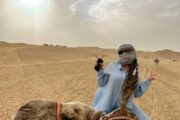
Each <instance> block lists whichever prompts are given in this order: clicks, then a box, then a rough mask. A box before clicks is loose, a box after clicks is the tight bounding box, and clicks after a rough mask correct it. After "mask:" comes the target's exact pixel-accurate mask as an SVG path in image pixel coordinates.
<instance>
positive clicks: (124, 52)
mask: <svg viewBox="0 0 180 120" xmlns="http://www.w3.org/2000/svg"><path fill="white" fill-rule="evenodd" d="M118 54H119V63H120V64H121V65H125V64H131V63H132V62H133V60H134V59H135V58H136V50H135V48H134V47H133V46H132V45H131V44H122V45H120V46H119V48H118Z"/></svg>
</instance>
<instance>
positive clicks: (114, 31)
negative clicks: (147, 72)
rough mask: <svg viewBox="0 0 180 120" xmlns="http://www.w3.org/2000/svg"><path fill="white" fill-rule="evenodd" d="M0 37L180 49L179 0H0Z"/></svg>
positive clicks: (77, 43) (42, 41)
mask: <svg viewBox="0 0 180 120" xmlns="http://www.w3.org/2000/svg"><path fill="white" fill-rule="evenodd" d="M0 41H7V42H23V43H31V44H42V43H52V44H59V45H67V46H98V47H103V48H117V47H118V46H119V45H120V44H122V43H131V44H133V45H134V46H135V47H136V49H138V50H145V51H148V50H151V51H154V50H160V49H172V50H176V51H180V47H179V46H180V0H0Z"/></svg>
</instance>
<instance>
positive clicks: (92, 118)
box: [13, 100, 101, 120]
mask: <svg viewBox="0 0 180 120" xmlns="http://www.w3.org/2000/svg"><path fill="white" fill-rule="evenodd" d="M58 106H59V107H58ZM100 117H101V112H95V111H94V109H93V108H91V107H89V106H88V105H86V104H83V103H80V102H70V103H58V102H56V101H49V100H32V101H29V102H27V103H26V104H25V105H23V106H21V107H20V108H19V110H18V111H17V113H16V115H15V117H14V119H13V120H99V119H100Z"/></svg>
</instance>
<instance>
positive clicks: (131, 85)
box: [121, 59, 138, 114]
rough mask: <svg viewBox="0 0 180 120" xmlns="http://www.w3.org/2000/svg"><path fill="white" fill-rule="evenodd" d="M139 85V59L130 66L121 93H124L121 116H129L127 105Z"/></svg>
mask: <svg viewBox="0 0 180 120" xmlns="http://www.w3.org/2000/svg"><path fill="white" fill-rule="evenodd" d="M137 83H138V63H137V59H134V61H133V62H132V64H129V70H128V72H127V74H126V77H125V80H124V83H123V85H122V89H121V93H122V101H121V107H122V108H121V114H127V112H126V104H127V102H128V99H129V98H130V96H131V95H132V94H133V93H134V91H135V89H136V86H137Z"/></svg>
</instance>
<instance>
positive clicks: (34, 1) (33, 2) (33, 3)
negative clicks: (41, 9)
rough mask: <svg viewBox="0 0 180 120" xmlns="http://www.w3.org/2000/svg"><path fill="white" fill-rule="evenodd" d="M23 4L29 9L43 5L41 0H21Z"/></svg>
mask: <svg viewBox="0 0 180 120" xmlns="http://www.w3.org/2000/svg"><path fill="white" fill-rule="evenodd" d="M23 3H24V4H25V5H27V6H29V7H37V6H39V5H41V4H43V1H42V0H23Z"/></svg>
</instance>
